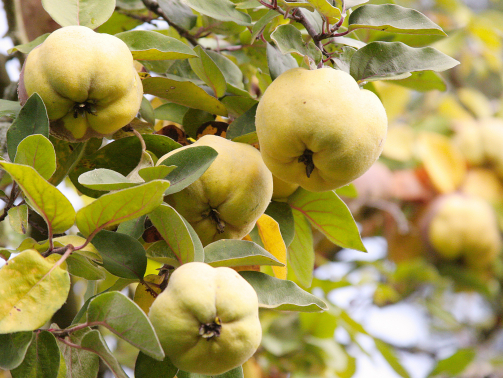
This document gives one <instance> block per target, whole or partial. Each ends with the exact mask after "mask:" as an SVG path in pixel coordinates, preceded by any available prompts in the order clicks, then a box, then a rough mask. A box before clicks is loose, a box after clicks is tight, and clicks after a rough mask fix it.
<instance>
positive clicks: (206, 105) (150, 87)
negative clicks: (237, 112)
mask: <svg viewBox="0 0 503 378" xmlns="http://www.w3.org/2000/svg"><path fill="white" fill-rule="evenodd" d="M142 84H143V91H144V93H148V94H152V95H154V96H158V97H161V98H165V99H166V100H169V101H171V102H173V103H175V104H179V105H183V106H187V107H189V108H194V109H200V110H205V111H207V112H209V113H211V114H218V115H221V116H226V115H227V110H226V109H225V106H224V104H222V103H221V102H220V101H218V100H217V99H216V98H215V97H213V96H211V95H209V94H208V93H206V91H205V90H204V89H202V88H200V87H198V86H197V85H196V84H194V83H192V82H190V81H177V80H173V79H168V78H165V77H149V78H147V79H145V80H143V82H142Z"/></svg>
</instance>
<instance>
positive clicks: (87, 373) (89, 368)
mask: <svg viewBox="0 0 503 378" xmlns="http://www.w3.org/2000/svg"><path fill="white" fill-rule="evenodd" d="M90 331H91V329H90V328H84V329H81V330H77V331H74V332H72V333H71V334H70V335H69V336H68V339H69V341H70V342H71V343H72V344H74V345H80V343H81V341H82V338H83V337H84V336H85V335H86V334H87V333H88V332H90ZM57 341H58V343H59V348H60V350H61V353H62V354H63V357H64V359H65V362H66V366H67V367H68V372H67V374H68V377H69V378H70V377H71V378H89V377H96V376H97V375H98V370H99V364H100V359H99V357H98V355H96V354H95V353H92V352H89V351H87V350H85V349H80V348H73V347H70V346H68V345H67V344H65V343H63V342H61V341H60V340H59V339H57Z"/></svg>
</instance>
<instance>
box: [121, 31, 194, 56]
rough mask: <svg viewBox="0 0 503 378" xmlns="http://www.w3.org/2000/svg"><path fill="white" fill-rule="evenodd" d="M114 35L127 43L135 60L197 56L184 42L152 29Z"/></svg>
mask: <svg viewBox="0 0 503 378" xmlns="http://www.w3.org/2000/svg"><path fill="white" fill-rule="evenodd" d="M115 36H116V37H117V38H119V39H121V40H123V41H124V42H125V43H126V45H128V47H129V49H130V50H131V53H132V54H133V58H134V59H135V60H169V59H186V58H192V57H195V56H197V54H196V53H195V52H194V51H193V50H192V49H191V48H190V47H189V46H187V45H186V44H185V43H183V42H180V41H179V40H177V39H175V38H171V37H168V36H165V35H163V34H161V33H157V32H154V31H148V30H131V31H127V32H123V33H118V34H115Z"/></svg>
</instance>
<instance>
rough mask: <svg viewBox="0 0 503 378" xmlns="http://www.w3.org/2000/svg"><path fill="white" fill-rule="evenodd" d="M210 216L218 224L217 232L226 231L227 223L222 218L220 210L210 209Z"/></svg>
mask: <svg viewBox="0 0 503 378" xmlns="http://www.w3.org/2000/svg"><path fill="white" fill-rule="evenodd" d="M209 216H210V217H211V219H212V220H213V221H214V222H215V223H216V225H217V232H218V233H219V234H221V233H223V232H224V231H225V223H224V222H222V220H221V219H220V217H219V212H218V211H217V210H216V209H210V214H209Z"/></svg>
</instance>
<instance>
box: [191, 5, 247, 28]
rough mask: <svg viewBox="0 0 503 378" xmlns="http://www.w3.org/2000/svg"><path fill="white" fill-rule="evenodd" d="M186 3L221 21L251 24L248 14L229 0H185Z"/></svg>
mask: <svg viewBox="0 0 503 378" xmlns="http://www.w3.org/2000/svg"><path fill="white" fill-rule="evenodd" d="M184 3H185V4H187V5H189V6H190V7H191V8H192V9H194V10H196V11H198V12H199V13H202V14H205V15H206V16H210V17H212V18H215V19H217V20H220V21H233V22H235V23H236V24H238V25H245V26H248V25H251V18H250V16H248V14H246V13H243V12H240V11H238V10H237V9H236V8H235V5H234V4H233V3H232V2H230V1H229V0H210V1H208V0H184Z"/></svg>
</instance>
